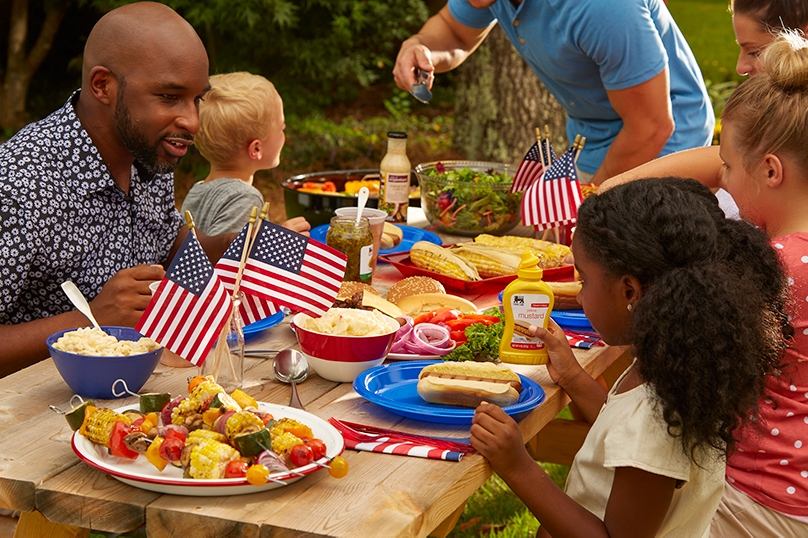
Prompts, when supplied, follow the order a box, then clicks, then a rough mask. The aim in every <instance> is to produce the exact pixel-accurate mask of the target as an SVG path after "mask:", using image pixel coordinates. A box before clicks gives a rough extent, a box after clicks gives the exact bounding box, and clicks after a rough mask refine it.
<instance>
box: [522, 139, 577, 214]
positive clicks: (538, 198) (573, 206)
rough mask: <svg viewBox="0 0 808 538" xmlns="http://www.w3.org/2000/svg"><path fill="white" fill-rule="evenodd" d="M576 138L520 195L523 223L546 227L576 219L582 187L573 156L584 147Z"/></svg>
mask: <svg viewBox="0 0 808 538" xmlns="http://www.w3.org/2000/svg"><path fill="white" fill-rule="evenodd" d="M578 140H579V138H576V141H575V143H574V144H573V146H572V147H571V148H570V149H569V150H567V151H566V152H565V153H564V155H562V156H561V157H559V158H558V159H556V161H555V162H553V164H552V165H551V166H550V168H549V169H548V170H547V171H546V172H545V174H544V176H543V177H542V179H541V181H536V182H534V183H533V184H532V185H531V186H530V187H529V188H528V190H527V192H525V196H524V197H523V198H522V224H524V225H525V226H533V227H534V228H535V229H537V230H546V229H549V228H554V227H556V226H561V225H564V224H569V223H573V222H575V221H576V220H577V219H578V206H579V205H581V200H582V197H581V187H580V185H579V184H578V172H577V171H576V169H575V156H576V155H577V153H578V151H579V150H580V149H581V147H583V144H581V145H580V146H579V143H578Z"/></svg>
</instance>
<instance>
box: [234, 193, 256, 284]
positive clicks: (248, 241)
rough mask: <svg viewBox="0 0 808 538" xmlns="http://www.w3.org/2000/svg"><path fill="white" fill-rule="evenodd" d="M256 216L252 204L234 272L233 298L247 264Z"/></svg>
mask: <svg viewBox="0 0 808 538" xmlns="http://www.w3.org/2000/svg"><path fill="white" fill-rule="evenodd" d="M257 218H258V208H257V207H255V206H253V208H252V211H251V212H250V222H249V223H248V224H247V237H246V238H245V239H244V248H243V249H242V250H241V261H240V262H239V264H238V273H237V274H236V281H235V283H234V284H233V298H234V299H235V298H236V297H238V292H239V288H240V287H241V274H242V273H243V272H244V266H245V265H247V253H248V252H249V251H250V247H252V239H251V238H252V230H253V226H254V225H255V220H256V219H257Z"/></svg>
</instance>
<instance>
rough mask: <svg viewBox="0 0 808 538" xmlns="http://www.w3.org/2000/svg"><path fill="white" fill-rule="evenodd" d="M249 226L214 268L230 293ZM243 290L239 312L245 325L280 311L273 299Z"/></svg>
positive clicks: (245, 227) (243, 229)
mask: <svg viewBox="0 0 808 538" xmlns="http://www.w3.org/2000/svg"><path fill="white" fill-rule="evenodd" d="M249 227H250V225H249V224H245V225H244V228H242V230H241V232H240V233H239V234H238V235H237V236H236V238H235V239H234V240H233V242H232V243H230V246H229V247H228V248H227V250H226V251H225V253H224V254H223V255H222V257H221V258H219V261H218V262H217V263H216V267H215V268H214V270H215V271H216V274H217V275H219V278H220V279H221V280H222V283H223V284H224V287H225V289H226V290H227V292H228V293H230V294H232V293H233V288H234V287H235V284H236V278H237V276H238V269H239V264H240V263H241V254H242V252H243V251H244V242H245V241H246V239H247V234H248V229H249ZM241 291H242V292H244V294H243V299H242V301H241V307H240V308H239V313H240V314H241V319H243V320H244V324H245V325H249V324H250V323H255V322H256V321H260V320H262V319H264V318H267V317H269V316H271V315H272V314H275V313H276V312H277V311H278V307H277V306H275V304H274V303H273V302H272V301H269V300H267V299H265V298H263V297H259V296H257V295H254V294H252V293H248V292H247V291H246V290H244V289H243V288H242V289H241Z"/></svg>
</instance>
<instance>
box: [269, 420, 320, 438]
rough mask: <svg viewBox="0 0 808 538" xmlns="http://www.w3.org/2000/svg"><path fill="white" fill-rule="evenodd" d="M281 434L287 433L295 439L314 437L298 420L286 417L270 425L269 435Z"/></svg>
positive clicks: (309, 429)
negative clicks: (295, 437)
mask: <svg viewBox="0 0 808 538" xmlns="http://www.w3.org/2000/svg"><path fill="white" fill-rule="evenodd" d="M283 432H289V433H291V434H292V435H294V436H297V437H309V438H312V437H314V434H313V433H312V431H311V428H309V427H308V426H306V425H305V424H303V423H302V422H300V421H299V420H295V419H293V418H288V417H284V418H282V419H279V420H276V421H275V423H274V424H272V426H270V428H269V433H270V434H271V435H280V434H282V433H283Z"/></svg>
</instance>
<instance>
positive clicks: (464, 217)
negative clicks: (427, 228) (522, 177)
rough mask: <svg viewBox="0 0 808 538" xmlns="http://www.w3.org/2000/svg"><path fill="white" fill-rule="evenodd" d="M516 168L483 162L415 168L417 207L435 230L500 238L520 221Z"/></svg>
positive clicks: (451, 162) (520, 199) (441, 162)
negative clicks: (418, 189) (513, 187)
mask: <svg viewBox="0 0 808 538" xmlns="http://www.w3.org/2000/svg"><path fill="white" fill-rule="evenodd" d="M515 173H516V167H515V166H512V165H510V164H504V163H494V162H485V161H437V162H431V163H422V164H419V165H418V166H416V167H415V175H416V176H417V177H418V182H419V184H420V186H421V207H422V208H423V210H424V213H425V215H426V218H427V220H428V221H429V223H430V224H431V225H432V226H434V227H435V228H437V229H439V230H441V231H444V232H446V233H451V234H455V235H467V236H474V235H478V234H481V233H487V234H504V233H506V232H508V231H509V230H511V229H512V228H513V227H514V226H516V225H517V224H519V221H520V220H521V207H522V193H521V192H515V193H511V192H510V191H511V184H512V183H513V176H514V174H515Z"/></svg>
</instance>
